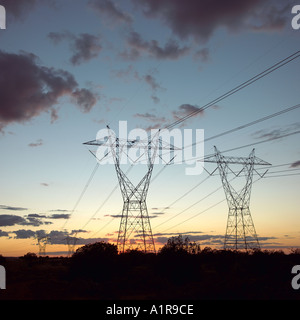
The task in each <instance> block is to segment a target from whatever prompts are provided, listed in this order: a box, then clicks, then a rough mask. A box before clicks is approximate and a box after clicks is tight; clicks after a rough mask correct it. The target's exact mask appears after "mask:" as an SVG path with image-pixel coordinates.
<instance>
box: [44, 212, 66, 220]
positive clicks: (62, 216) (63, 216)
mask: <svg viewBox="0 0 300 320" xmlns="http://www.w3.org/2000/svg"><path fill="white" fill-rule="evenodd" d="M69 218H70V214H67V213H56V214H52V215H50V216H47V219H69Z"/></svg>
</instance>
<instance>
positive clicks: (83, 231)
mask: <svg viewBox="0 0 300 320" xmlns="http://www.w3.org/2000/svg"><path fill="white" fill-rule="evenodd" d="M86 232H88V231H87V230H82V229H78V230H72V231H71V233H70V235H73V234H77V233H86Z"/></svg>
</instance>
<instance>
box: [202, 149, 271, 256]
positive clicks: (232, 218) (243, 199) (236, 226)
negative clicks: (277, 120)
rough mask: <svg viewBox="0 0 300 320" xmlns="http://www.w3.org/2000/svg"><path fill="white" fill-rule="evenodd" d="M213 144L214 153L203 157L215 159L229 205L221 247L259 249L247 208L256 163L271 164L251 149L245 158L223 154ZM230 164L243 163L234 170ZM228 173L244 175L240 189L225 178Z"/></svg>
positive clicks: (206, 159)
mask: <svg viewBox="0 0 300 320" xmlns="http://www.w3.org/2000/svg"><path fill="white" fill-rule="evenodd" d="M214 148H215V155H214V156H210V157H206V158H205V160H204V161H205V162H214V163H217V165H218V169H219V173H220V177H221V181H222V184H223V188H224V192H225V196H226V200H227V203H228V207H229V212H228V219H227V227H226V234H225V240H224V249H235V250H238V249H245V250H248V249H255V248H257V249H259V248H260V245H259V241H258V237H257V234H256V230H255V227H254V223H253V220H252V217H251V213H250V209H249V206H250V195H251V188H252V181H253V171H254V170H255V169H254V166H255V165H268V166H270V165H271V164H270V163H268V162H266V161H263V160H261V159H259V158H257V157H256V156H255V150H254V149H253V150H252V152H251V153H250V155H249V157H247V158H244V157H225V156H223V155H222V154H221V153H220V151H218V149H217V148H216V147H214ZM230 164H239V165H242V169H241V170H240V171H238V172H234V171H233V170H232V169H231V168H230V167H229V165H230ZM255 171H256V170H255ZM256 172H257V171H256ZM229 173H234V174H235V176H240V175H241V174H242V173H243V175H244V176H245V177H246V183H245V185H244V187H243V188H242V189H241V190H240V191H236V190H235V189H234V188H233V186H232V184H231V183H230V181H229V180H228V174H229ZM262 176H263V175H262ZM262 176H261V177H262Z"/></svg>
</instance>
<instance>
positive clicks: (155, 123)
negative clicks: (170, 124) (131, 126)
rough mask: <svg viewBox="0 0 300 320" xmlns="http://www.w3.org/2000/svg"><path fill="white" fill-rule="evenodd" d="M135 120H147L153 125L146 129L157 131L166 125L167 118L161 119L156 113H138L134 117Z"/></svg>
mask: <svg viewBox="0 0 300 320" xmlns="http://www.w3.org/2000/svg"><path fill="white" fill-rule="evenodd" d="M134 117H135V118H140V119H143V120H146V121H147V122H150V123H151V125H149V126H147V128H145V130H147V131H148V130H151V129H157V128H160V127H161V126H162V125H163V124H165V123H166V118H165V117H160V116H157V115H156V114H154V113H149V112H146V113H136V114H135V115H134Z"/></svg>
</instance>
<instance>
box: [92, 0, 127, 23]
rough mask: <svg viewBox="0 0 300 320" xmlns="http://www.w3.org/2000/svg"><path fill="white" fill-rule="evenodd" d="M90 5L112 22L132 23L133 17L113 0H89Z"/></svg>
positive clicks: (108, 21)
mask: <svg viewBox="0 0 300 320" xmlns="http://www.w3.org/2000/svg"><path fill="white" fill-rule="evenodd" d="M88 5H89V6H90V8H91V9H93V10H94V11H95V12H96V13H97V14H99V15H100V17H102V18H104V19H106V22H107V23H110V24H124V23H125V24H130V23H131V22H132V21H133V19H132V17H131V16H130V15H129V14H128V13H126V12H125V11H123V10H122V9H121V8H120V7H119V6H118V5H117V4H116V3H114V2H113V1H111V0H89V2H88Z"/></svg>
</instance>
